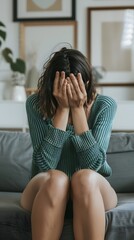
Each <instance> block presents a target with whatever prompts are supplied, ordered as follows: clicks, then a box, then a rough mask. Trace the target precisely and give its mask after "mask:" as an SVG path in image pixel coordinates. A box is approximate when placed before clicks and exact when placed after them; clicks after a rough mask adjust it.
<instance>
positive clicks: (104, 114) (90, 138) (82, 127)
mask: <svg viewBox="0 0 134 240" xmlns="http://www.w3.org/2000/svg"><path fill="white" fill-rule="evenodd" d="M79 76H80V75H79ZM82 83H83V81H82V78H81V77H79V78H78V81H77V79H75V77H72V78H71V84H70V86H69V88H68V95H69V103H70V105H71V112H72V119H73V125H74V129H75V136H73V137H72V142H73V144H74V147H75V149H76V152H77V153H78V159H79V162H80V166H81V168H90V169H93V170H96V171H98V170H99V169H100V168H101V167H102V165H103V164H104V163H105V160H106V150H107V147H108V143H109V139H110V133H111V128H112V121H113V118H114V115H115V110H116V104H115V102H114V101H111V102H110V104H108V105H106V104H105V107H104V108H103V109H101V112H100V113H96V114H98V118H97V121H96V123H95V124H94V127H93V129H89V127H88V123H87V118H86V114H85V111H84V107H83V105H84V95H85V92H84V84H83V85H82ZM78 103H79V104H78ZM91 106H92V104H91ZM91 106H89V107H91ZM89 118H90V116H89ZM106 171H107V175H109V173H110V171H111V169H110V168H109V167H108V165H107V169H106ZM106 171H105V172H106Z"/></svg>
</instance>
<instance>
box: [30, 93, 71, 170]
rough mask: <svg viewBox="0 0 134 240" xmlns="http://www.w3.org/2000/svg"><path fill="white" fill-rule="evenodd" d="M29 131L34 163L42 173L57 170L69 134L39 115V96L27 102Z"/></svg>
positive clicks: (33, 96)
mask: <svg viewBox="0 0 134 240" xmlns="http://www.w3.org/2000/svg"><path fill="white" fill-rule="evenodd" d="M26 110H27V116H28V123H29V131H30V136H31V140H32V144H33V161H34V164H35V165H36V166H37V167H38V169H40V170H41V171H42V170H43V171H47V170H49V169H55V168H56V167H57V164H58V162H59V160H60V156H61V151H62V148H63V144H64V142H65V140H66V138H67V132H65V131H62V130H60V129H57V128H54V127H53V126H52V124H51V122H47V121H46V120H44V119H43V116H42V115H41V114H40V113H39V105H38V96H37V95H32V96H30V97H28V99H27V101H26Z"/></svg>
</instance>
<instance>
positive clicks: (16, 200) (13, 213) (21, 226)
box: [0, 131, 134, 240]
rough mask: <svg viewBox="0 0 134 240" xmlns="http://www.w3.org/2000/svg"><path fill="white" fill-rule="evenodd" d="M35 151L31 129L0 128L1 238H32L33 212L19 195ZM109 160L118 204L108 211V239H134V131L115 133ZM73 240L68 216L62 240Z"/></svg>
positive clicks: (70, 220)
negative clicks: (12, 129) (26, 130)
mask: <svg viewBox="0 0 134 240" xmlns="http://www.w3.org/2000/svg"><path fill="white" fill-rule="evenodd" d="M32 151H33V149H32V145H31V139H30V135H29V133H28V132H9V131H0V240H31V221H30V213H29V212H28V211H25V210H24V209H23V208H22V207H21V206H20V196H21V192H22V191H23V189H24V188H25V186H26V184H27V183H28V181H29V180H30V177H31V174H30V173H31V162H32ZM107 161H108V162H109V164H110V165H111V167H112V169H113V174H112V176H110V177H108V178H107V179H108V181H109V182H110V183H111V185H112V186H113V187H114V189H115V190H116V192H117V194H118V205H117V207H116V208H114V209H112V210H110V211H107V212H106V234H105V239H106V240H119V239H121V240H134V133H133V132H131V133H125V132H120V133H112V135H111V138H110V143H109V147H108V151H107ZM96 221H97V220H96ZM73 239H74V236H73V225H72V219H65V223H64V227H63V232H62V235H61V238H60V240H73ZM82 240H84V239H82Z"/></svg>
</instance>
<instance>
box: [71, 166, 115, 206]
mask: <svg viewBox="0 0 134 240" xmlns="http://www.w3.org/2000/svg"><path fill="white" fill-rule="evenodd" d="M71 188H72V189H71V196H73V195H72V193H73V194H74V193H76V194H78V195H76V196H79V195H80V196H82V195H83V194H84V193H85V194H86V193H87V194H94V192H95V191H96V190H98V189H99V192H100V193H101V196H102V199H103V203H104V208H105V210H109V209H111V208H113V207H115V206H116V205H117V195H116V192H115V191H114V189H113V188H112V186H111V185H110V183H109V182H108V181H107V180H106V178H104V177H103V176H102V175H100V174H99V173H97V172H95V171H94V170H91V169H82V170H80V171H78V172H76V173H74V175H73V177H72V180H71Z"/></svg>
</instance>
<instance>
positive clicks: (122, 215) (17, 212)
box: [0, 192, 134, 240]
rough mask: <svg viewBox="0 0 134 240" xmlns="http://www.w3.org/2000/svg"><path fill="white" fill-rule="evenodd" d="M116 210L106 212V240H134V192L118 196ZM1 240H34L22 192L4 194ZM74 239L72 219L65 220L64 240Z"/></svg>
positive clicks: (0, 197)
mask: <svg viewBox="0 0 134 240" xmlns="http://www.w3.org/2000/svg"><path fill="white" fill-rule="evenodd" d="M118 200H119V202H118V205H117V207H116V208H114V209H112V210H110V211H107V212H106V240H114V239H121V240H126V239H134V193H130V194H129V193H127V194H123V193H120V194H118ZM0 213H1V214H0V232H1V236H2V238H1V240H5V239H8V237H7V236H9V235H10V239H11V240H18V239H19V240H30V239H31V221H30V213H29V212H28V211H25V210H24V209H22V208H21V206H20V193H13V192H12V193H9V192H7V193H6V192H0ZM68 239H69V240H73V239H74V238H73V227H72V220H71V219H67V220H65V224H64V228H63V232H62V235H61V240H68Z"/></svg>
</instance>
